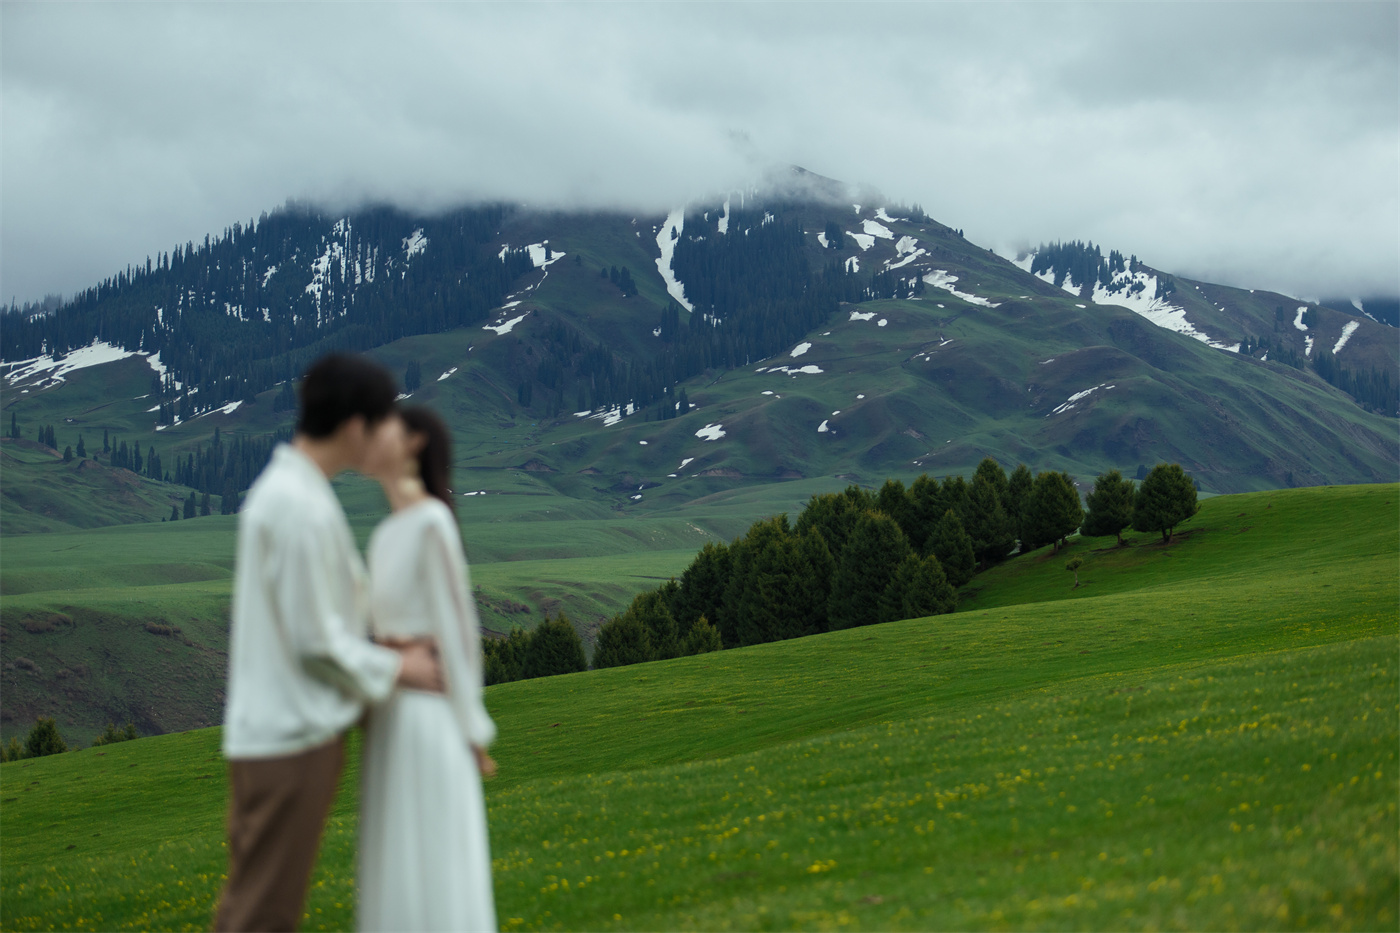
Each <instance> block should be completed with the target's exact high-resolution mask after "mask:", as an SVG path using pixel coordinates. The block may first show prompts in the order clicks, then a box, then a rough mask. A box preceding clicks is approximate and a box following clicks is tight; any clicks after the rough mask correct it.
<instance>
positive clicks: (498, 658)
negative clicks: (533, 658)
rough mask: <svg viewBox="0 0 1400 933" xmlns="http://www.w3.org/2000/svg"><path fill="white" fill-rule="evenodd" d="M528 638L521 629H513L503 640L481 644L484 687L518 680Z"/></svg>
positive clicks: (493, 640) (523, 662)
mask: <svg viewBox="0 0 1400 933" xmlns="http://www.w3.org/2000/svg"><path fill="white" fill-rule="evenodd" d="M529 643H530V636H529V634H528V633H527V632H525V631H524V630H523V629H515V630H514V631H512V632H511V633H510V634H509V635H507V636H506V637H505V638H499V639H497V638H488V639H484V640H483V641H482V643H481V649H482V652H481V653H482V657H483V659H484V660H485V662H486V685H487V686H488V687H489V686H490V685H491V684H504V683H510V682H511V681H513V680H520V679H521V676H522V670H523V668H524V665H525V649H526V648H527V647H528V646H529Z"/></svg>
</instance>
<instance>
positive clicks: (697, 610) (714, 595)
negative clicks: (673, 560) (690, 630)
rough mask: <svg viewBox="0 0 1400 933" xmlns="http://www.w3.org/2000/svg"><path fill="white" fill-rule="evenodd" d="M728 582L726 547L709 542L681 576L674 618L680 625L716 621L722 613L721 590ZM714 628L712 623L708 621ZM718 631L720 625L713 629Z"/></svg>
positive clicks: (727, 553) (727, 549) (722, 591)
mask: <svg viewBox="0 0 1400 933" xmlns="http://www.w3.org/2000/svg"><path fill="white" fill-rule="evenodd" d="M728 583H729V548H728V546H726V545H724V544H721V543H718V542H709V543H707V544H706V545H705V546H704V547H703V548H701V549H700V553H699V554H696V555H695V559H694V560H692V561H691V562H690V566H689V567H687V568H686V569H685V572H684V573H682V574H681V580H680V591H679V593H678V594H677V597H676V609H675V616H676V621H677V622H678V623H679V624H680V625H687V626H688V625H690V624H692V623H693V622H695V621H696V620H697V619H699V618H700V617H701V616H704V617H706V618H707V619H711V620H713V619H716V618H718V614H719V613H720V612H722V611H723V604H724V590H725V587H726V586H727V585H728ZM711 624H712V625H714V623H713V622H711ZM715 627H716V628H719V626H717V625H716V626H715Z"/></svg>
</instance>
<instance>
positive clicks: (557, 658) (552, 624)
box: [521, 612, 588, 678]
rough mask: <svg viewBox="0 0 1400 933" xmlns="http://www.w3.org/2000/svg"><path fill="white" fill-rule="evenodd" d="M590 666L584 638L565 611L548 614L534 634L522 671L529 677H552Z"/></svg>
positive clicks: (526, 652) (527, 649)
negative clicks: (570, 621) (585, 653)
mask: <svg viewBox="0 0 1400 933" xmlns="http://www.w3.org/2000/svg"><path fill="white" fill-rule="evenodd" d="M586 670H588V661H587V659H586V658H585V657H584V654H583V642H582V641H581V640H580V639H579V637H578V632H575V631H574V627H573V625H571V624H570V623H569V619H568V616H566V615H564V613H562V612H561V613H559V615H557V616H555V617H554V618H548V617H546V618H545V620H544V623H543V624H541V625H540V627H539V628H537V629H535V632H534V634H533V635H531V636H530V644H529V646H528V647H527V648H526V649H525V662H524V664H522V665H521V673H522V674H523V675H524V676H525V677H527V678H528V677H550V676H552V675H554V674H572V673H574V672H575V671H586Z"/></svg>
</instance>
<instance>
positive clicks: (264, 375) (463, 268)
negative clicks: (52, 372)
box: [0, 205, 534, 423]
mask: <svg viewBox="0 0 1400 933" xmlns="http://www.w3.org/2000/svg"><path fill="white" fill-rule="evenodd" d="M504 214H505V209H504V208H503V207H500V206H493V207H484V208H473V209H467V210H460V211H457V212H454V213H452V214H449V215H446V216H444V217H441V218H436V219H434V220H431V221H424V222H422V223H421V224H416V223H415V222H414V221H413V220H412V219H410V218H408V217H407V216H406V215H403V214H400V213H398V212H396V211H393V210H389V209H374V210H368V211H363V212H360V213H357V214H355V215H353V216H351V217H350V218H349V221H348V224H342V223H336V224H335V225H334V226H332V225H331V223H330V219H329V218H327V217H326V216H324V215H322V214H320V213H318V212H316V211H313V210H310V209H307V208H304V207H301V206H297V205H288V206H287V207H286V208H284V209H282V210H279V211H277V212H275V213H273V214H271V215H267V214H264V215H263V216H262V217H261V218H260V219H259V220H258V221H257V222H252V221H250V222H249V223H248V225H247V226H243V225H241V224H235V225H234V226H233V227H232V228H230V229H228V230H226V231H224V234H223V236H221V237H219V238H217V239H210V238H208V237H206V238H205V240H204V242H203V243H202V244H195V243H187V244H186V245H185V246H184V247H183V248H180V247H177V248H176V249H174V250H173V251H171V252H170V253H162V254H160V255H159V256H157V257H155V258H154V260H152V259H148V260H147V262H146V263H145V265H144V266H138V267H135V268H128V269H127V270H125V271H123V272H120V273H118V274H117V275H115V276H113V277H111V278H109V279H106V280H104V281H103V282H102V283H101V284H99V285H97V286H96V287H94V288H90V289H87V290H86V291H83V292H80V293H79V294H77V295H75V296H74V297H73V298H72V299H71V300H70V301H68V302H67V303H66V304H64V305H63V306H61V307H60V308H58V309H57V310H54V311H52V312H51V313H49V314H44V315H37V316H35V315H29V316H26V315H25V314H24V313H22V312H21V311H20V310H18V309H11V310H8V311H6V312H5V313H4V314H3V316H0V317H3V320H0V358H3V359H5V360H15V359H25V358H30V357H35V356H39V355H41V354H44V353H49V354H52V355H55V356H58V355H61V354H63V353H66V352H67V351H69V350H72V349H74V348H77V347H81V346H86V345H87V344H89V343H91V342H92V340H93V339H94V338H96V339H100V340H105V341H108V342H110V343H113V344H115V345H118V346H121V347H123V348H125V349H128V350H141V351H144V352H148V353H157V352H158V353H159V354H160V357H161V363H162V365H163V366H164V367H165V369H166V372H165V374H164V376H163V377H156V378H155V379H154V386H153V389H154V392H155V395H156V397H157V398H158V399H159V400H160V401H161V402H162V404H163V408H162V411H161V416H162V420H163V421H164V422H165V423H172V422H173V420H174V419H175V418H176V417H178V418H180V419H186V418H190V417H193V416H194V415H196V414H199V413H201V412H204V411H209V410H211V409H213V408H216V407H219V406H222V405H224V404H227V403H228V402H230V401H237V400H243V401H252V400H253V398H254V396H255V394H256V393H258V392H261V391H263V390H265V389H268V388H271V387H272V386H274V385H276V384H278V383H279V382H286V381H288V380H291V379H293V378H295V377H297V376H299V375H300V374H301V372H303V371H304V370H305V369H306V367H307V366H308V365H309V364H310V362H311V361H312V360H313V359H315V358H316V357H318V356H320V355H322V354H324V353H327V352H330V351H332V350H346V351H363V350H368V349H371V348H373V347H376V346H380V345H382V344H385V343H388V342H390V341H393V340H397V339H398V338H400V337H405V336H409V335H412V334H421V333H436V332H440V331H443V330H447V329H449V328H451V327H456V326H460V325H464V324H471V323H476V322H478V321H481V320H484V319H485V318H486V317H487V316H488V315H489V313H490V312H491V311H492V310H493V309H495V308H497V307H499V306H500V305H501V303H502V300H503V299H504V296H505V294H506V292H507V291H508V290H509V288H510V284H511V282H512V281H513V280H514V279H515V278H516V277H517V276H519V275H520V274H522V273H524V272H526V271H529V270H530V269H532V268H534V264H533V262H532V261H531V259H530V256H529V253H528V251H527V250H524V249H520V250H510V251H507V252H506V253H505V254H504V255H502V256H498V255H496V254H495V253H494V252H492V251H491V250H490V249H489V248H488V245H489V243H490V242H491V240H492V239H493V238H494V236H495V232H496V231H497V230H498V229H499V228H500V222H501V220H502V218H503V217H504ZM415 226H422V227H423V228H424V231H425V234H426V236H427V237H428V242H429V246H428V248H427V249H425V250H424V251H422V252H420V253H418V254H417V255H415V256H414V257H413V259H412V260H406V259H405V257H404V250H403V245H402V241H403V238H404V236H405V234H406V233H408V232H410V231H411V230H412V229H413V228H414V227H415ZM328 228H329V229H330V232H329V233H328V232H327V230H328ZM313 271H315V272H316V273H317V275H316V287H314V288H311V289H309V290H308V288H307V279H308V278H310V277H311V275H312V272H313Z"/></svg>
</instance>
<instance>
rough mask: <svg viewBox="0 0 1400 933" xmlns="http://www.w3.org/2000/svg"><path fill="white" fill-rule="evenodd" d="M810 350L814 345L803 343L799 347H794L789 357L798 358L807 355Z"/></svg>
mask: <svg viewBox="0 0 1400 933" xmlns="http://www.w3.org/2000/svg"><path fill="white" fill-rule="evenodd" d="M810 349H812V344H811V343H810V342H808V341H803V342H802V343H799V344H798V345H797V346H795V347H793V348H792V352H791V353H789V354H788V356H791V357H794V358H796V357H799V356H801V355H802V354H804V353H806V352H807V351H808V350H810Z"/></svg>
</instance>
